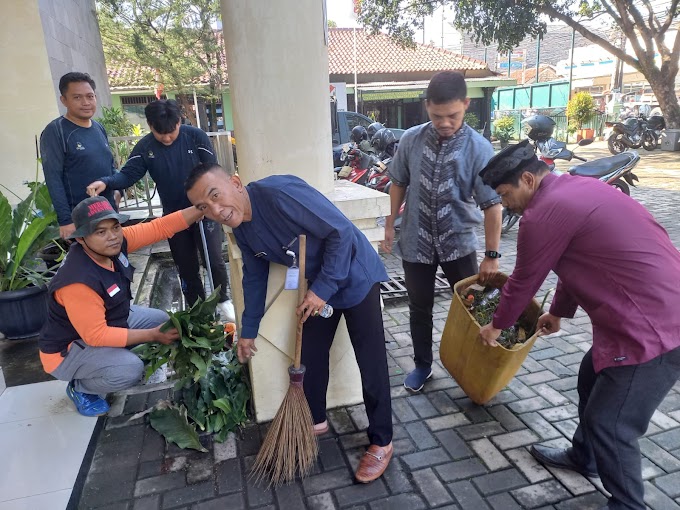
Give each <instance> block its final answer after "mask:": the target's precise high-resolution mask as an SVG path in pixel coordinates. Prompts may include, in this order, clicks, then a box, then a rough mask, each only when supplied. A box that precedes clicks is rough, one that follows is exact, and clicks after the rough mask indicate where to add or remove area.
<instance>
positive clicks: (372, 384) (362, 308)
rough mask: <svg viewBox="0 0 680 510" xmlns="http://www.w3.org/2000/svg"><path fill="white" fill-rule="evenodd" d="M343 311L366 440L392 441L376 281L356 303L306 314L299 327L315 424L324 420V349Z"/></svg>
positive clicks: (326, 360)
mask: <svg viewBox="0 0 680 510" xmlns="http://www.w3.org/2000/svg"><path fill="white" fill-rule="evenodd" d="M342 315H344V316H345V322H346V323H347V330H348V331H349V337H350V339H351V341H352V347H354V354H356V357H357V363H358V365H359V372H361V386H362V389H363V393H364V405H365V406H366V415H367V416H368V431H367V432H368V439H369V440H370V442H371V444H375V445H378V446H386V445H388V444H389V443H390V441H392V402H391V398H390V381H389V376H388V373H387V353H386V351H385V332H384V330H383V319H382V312H381V310H380V284H376V285H374V286H373V288H372V289H371V290H370V292H369V293H368V295H367V296H366V297H365V298H364V300H363V301H362V302H361V303H359V304H358V305H357V306H354V307H352V308H347V309H344V310H339V309H337V308H336V309H335V310H334V313H333V315H332V316H331V317H329V318H328V319H324V318H323V317H310V318H309V319H307V322H305V325H304V329H303V330H302V364H303V365H304V366H305V367H306V368H307V372H306V374H305V380H304V389H305V396H306V397H307V402H309V407H310V409H311V411H312V417H313V418H314V423H321V422H323V421H324V420H325V419H326V392H327V389H328V363H329V353H330V350H331V345H332V344H333V337H334V336H335V330H336V329H337V328H338V323H339V322H340V317H341V316H342Z"/></svg>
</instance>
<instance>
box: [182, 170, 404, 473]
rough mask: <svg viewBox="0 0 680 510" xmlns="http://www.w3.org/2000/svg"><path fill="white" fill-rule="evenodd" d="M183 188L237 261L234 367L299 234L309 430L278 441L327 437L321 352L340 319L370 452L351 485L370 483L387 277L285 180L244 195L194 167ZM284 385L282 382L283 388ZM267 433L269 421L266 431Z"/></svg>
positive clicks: (378, 426)
mask: <svg viewBox="0 0 680 510" xmlns="http://www.w3.org/2000/svg"><path fill="white" fill-rule="evenodd" d="M185 188H186V191H187V196H188V197H189V200H190V201H191V202H192V203H193V204H194V205H195V206H196V207H197V208H198V210H199V211H201V212H203V213H204V214H205V216H206V217H208V218H210V219H212V220H214V221H218V222H220V223H222V224H224V225H228V226H230V227H231V228H232V229H233V232H234V236H235V237H236V241H237V243H238V246H239V248H240V249H241V252H242V256H243V295H244V299H245V310H244V312H243V318H242V321H241V326H242V329H241V335H240V338H239V341H238V356H239V360H240V361H241V362H242V363H244V362H247V361H248V360H249V359H250V358H251V356H253V355H254V353H255V352H257V348H256V347H255V338H256V337H257V332H258V328H259V325H260V320H261V319H262V317H263V315H264V307H265V297H266V292H267V278H268V273H269V263H270V262H275V263H277V264H282V265H285V266H287V267H292V266H295V262H296V260H297V259H298V258H299V256H300V254H301V251H302V250H301V249H300V247H299V246H298V236H299V235H301V234H304V235H306V239H307V241H306V244H307V251H306V257H305V262H306V279H307V280H309V282H310V285H309V290H308V291H307V292H306V294H305V295H304V299H302V300H301V304H300V306H299V307H298V309H297V313H298V316H299V317H300V321H301V322H303V323H304V327H303V331H302V337H303V338H304V341H303V342H302V352H301V360H302V364H303V365H304V366H305V367H306V369H307V373H306V377H305V378H304V393H305V395H306V397H307V401H308V402H309V407H310V409H311V414H312V418H313V423H314V425H313V424H312V423H311V422H310V423H309V425H307V427H308V428H309V429H308V430H306V431H299V430H285V431H283V434H288V436H287V437H290V434H293V435H295V434H305V433H312V432H313V433H314V434H316V435H322V434H325V433H326V432H328V429H329V427H328V421H327V419H326V390H327V387H328V372H329V366H328V364H329V351H330V348H331V344H332V342H333V337H334V336H335V330H336V329H337V326H338V323H339V321H340V317H341V316H342V315H344V316H345V321H346V322H347V329H348V331H349V334H350V338H351V341H352V346H353V347H354V352H355V354H356V358H357V363H358V365H359V370H360V372H361V381H362V387H363V395H364V403H365V405H366V414H367V416H368V421H369V426H368V431H367V432H368V437H369V440H370V446H369V448H368V450H367V451H366V453H365V454H364V456H363V457H362V458H361V462H360V463H359V467H358V469H357V472H356V475H355V476H356V479H357V481H359V482H363V483H368V482H371V481H373V480H375V479H377V478H378V477H380V476H381V475H382V474H383V472H384V471H385V469H386V468H387V465H388V464H389V461H390V459H391V457H392V410H391V402H390V387H389V377H388V372H387V356H386V353H385V336H384V331H383V322H382V314H381V310H380V283H379V282H380V281H383V280H387V274H386V272H385V268H384V266H383V264H382V262H381V260H380V257H379V256H378V254H377V253H376V251H375V250H374V249H373V247H372V246H371V245H370V243H369V242H368V240H367V239H366V237H365V236H364V235H363V234H362V233H361V232H360V231H359V230H358V229H357V228H356V227H355V226H354V225H353V224H352V223H351V222H350V221H349V220H348V219H347V218H346V217H345V216H344V215H343V214H342V213H341V212H340V211H339V210H338V209H337V208H336V207H335V206H334V205H333V204H332V203H331V202H330V201H329V200H328V199H327V198H326V197H324V196H323V195H322V194H321V193H319V191H317V190H315V189H314V188H312V187H311V186H309V185H308V184H307V183H305V182H304V181H303V180H301V179H299V178H297V177H294V176H290V175H275V176H271V177H266V178H264V179H261V180H259V181H256V182H252V183H250V184H248V185H247V186H244V185H243V184H242V183H241V180H240V179H239V177H238V176H236V175H233V176H230V175H228V174H227V172H226V171H225V170H224V169H223V168H221V167H220V166H218V165H199V166H198V167H196V168H195V169H194V170H193V171H192V172H191V174H190V175H189V178H188V179H187V182H186V184H185ZM301 262H302V261H301ZM300 266H301V267H302V264H300ZM326 304H329V305H330V306H332V307H333V308H334V309H335V312H334V313H333V315H331V316H330V317H329V318H324V317H323V315H326V313H324V307H325V305H326ZM326 310H328V308H326ZM300 378H301V376H300ZM294 384H296V381H295V380H294V375H293V374H292V373H291V386H293V385H294ZM298 414H301V413H298ZM277 416H278V415H277ZM293 418H295V417H293ZM291 421H292V419H291ZM274 425H277V420H276V419H275V421H274V423H273V424H272V428H274ZM285 425H286V424H283V425H282V426H285ZM291 426H292V425H291ZM303 427H304V425H303ZM270 434H271V431H270ZM270 434H269V435H268V436H267V439H266V440H265V445H264V446H263V450H264V449H266V447H267V443H268V439H269V437H270ZM283 434H282V435H283ZM314 452H316V450H315V449H314ZM258 460H259V459H258ZM301 471H302V470H301ZM302 474H304V473H302ZM284 480H285V481H289V480H290V477H287V476H285V477H274V479H273V481H274V482H275V483H278V482H281V481H284Z"/></svg>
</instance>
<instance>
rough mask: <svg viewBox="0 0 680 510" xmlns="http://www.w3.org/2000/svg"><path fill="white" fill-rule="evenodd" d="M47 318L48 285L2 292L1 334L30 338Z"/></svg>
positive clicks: (0, 306) (0, 310)
mask: <svg viewBox="0 0 680 510" xmlns="http://www.w3.org/2000/svg"><path fill="white" fill-rule="evenodd" d="M46 320H47V285H42V286H40V287H25V288H23V289H19V290H8V291H4V292H0V335H3V336H4V337H5V338H8V339H12V340H14V339H19V338H28V337H31V336H35V335H37V334H38V333H39V332H40V329H41V328H42V326H43V324H44V323H45V321H46Z"/></svg>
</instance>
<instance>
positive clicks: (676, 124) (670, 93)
mask: <svg viewBox="0 0 680 510" xmlns="http://www.w3.org/2000/svg"><path fill="white" fill-rule="evenodd" d="M649 85H650V86H651V87H652V90H653V91H654V95H655V96H656V100H657V101H658V102H659V106H660V107H661V111H662V112H663V117H664V119H665V121H666V127H667V128H671V129H678V128H680V105H678V98H677V96H676V95H675V77H674V76H673V77H672V78H671V77H667V76H663V75H661V76H660V77H659V79H658V80H649Z"/></svg>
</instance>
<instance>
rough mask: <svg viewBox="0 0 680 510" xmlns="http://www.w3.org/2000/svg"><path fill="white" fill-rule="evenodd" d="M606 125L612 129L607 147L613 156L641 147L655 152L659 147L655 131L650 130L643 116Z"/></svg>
mask: <svg viewBox="0 0 680 510" xmlns="http://www.w3.org/2000/svg"><path fill="white" fill-rule="evenodd" d="M605 125H606V126H607V127H610V128H612V133H611V134H610V135H609V137H608V138H607V147H608V148H609V152H611V153H612V154H621V153H622V152H623V151H625V150H628V149H639V148H640V147H642V148H643V149H645V150H647V151H653V150H655V149H656V148H657V147H658V145H659V141H658V138H657V137H656V135H655V133H654V129H652V128H650V126H649V123H648V121H647V119H645V118H644V117H643V116H639V117H637V118H629V119H626V120H625V121H623V122H606V123H605Z"/></svg>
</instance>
